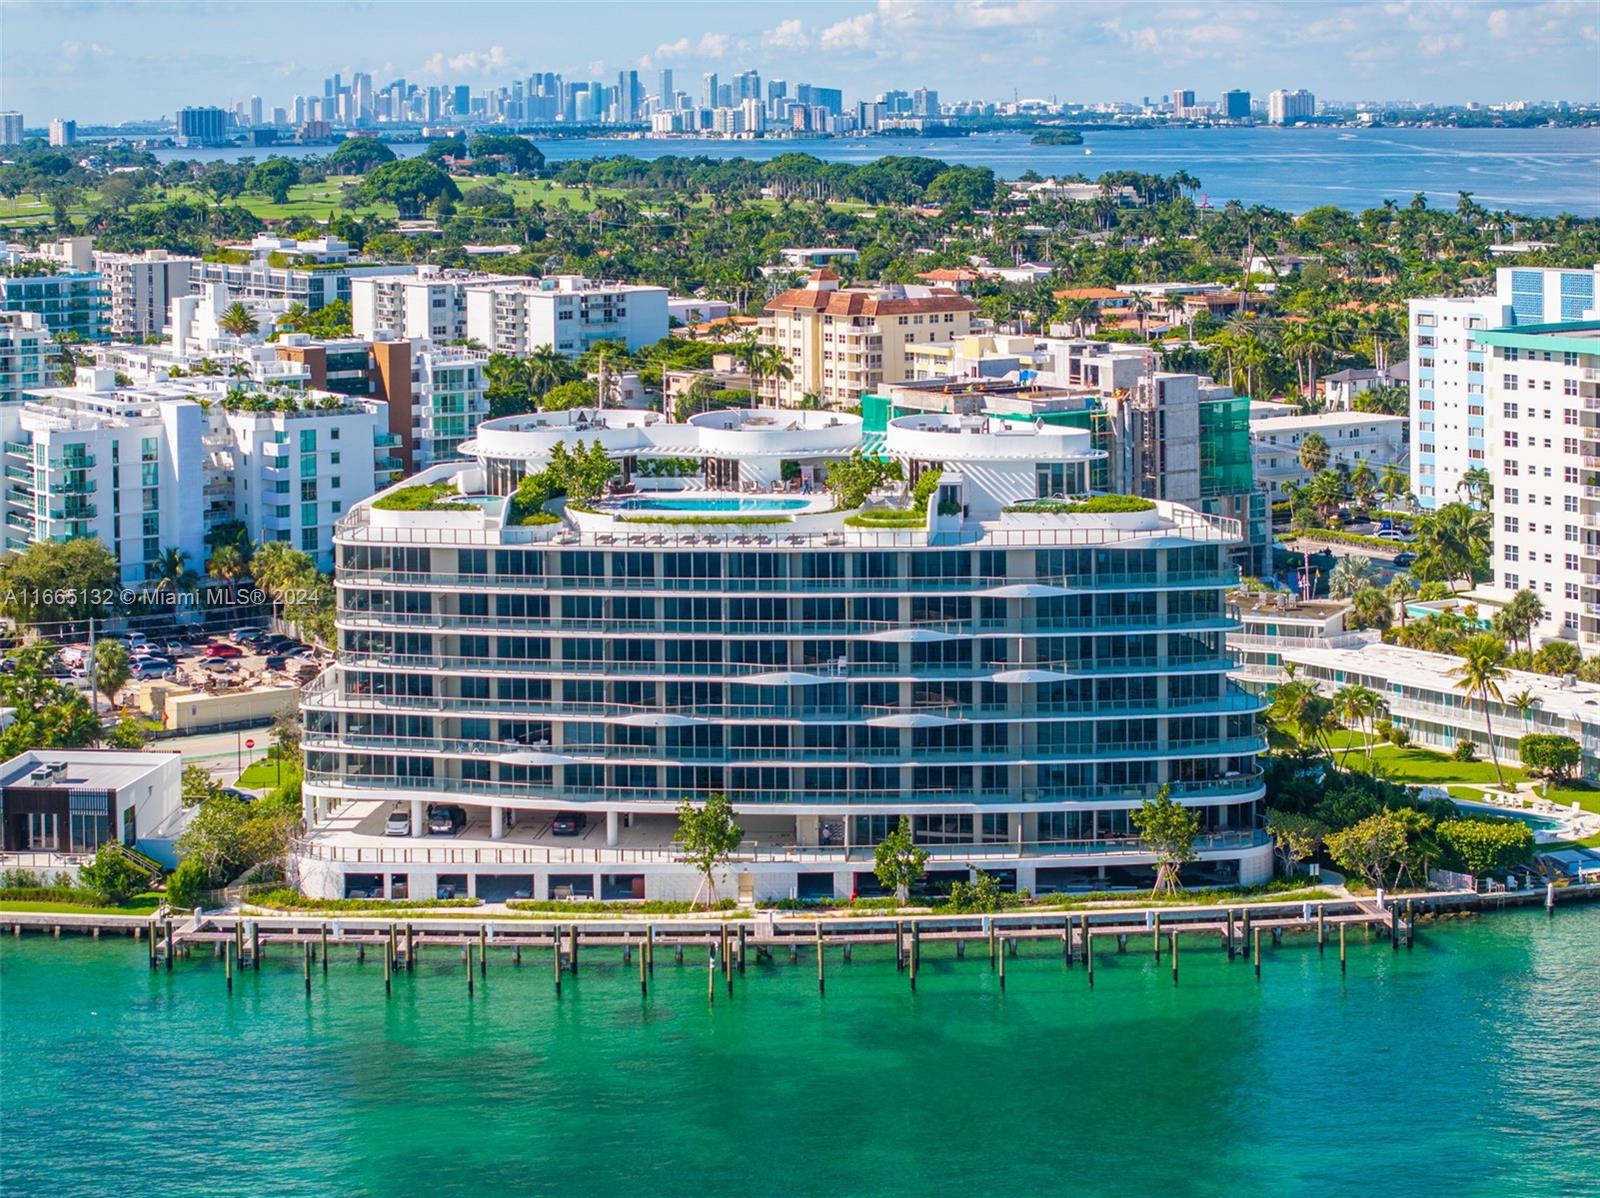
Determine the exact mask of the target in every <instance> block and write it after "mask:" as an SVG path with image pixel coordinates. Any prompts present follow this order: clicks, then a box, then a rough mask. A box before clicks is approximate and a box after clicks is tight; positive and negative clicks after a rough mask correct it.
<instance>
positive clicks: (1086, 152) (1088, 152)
mask: <svg viewBox="0 0 1600 1198" xmlns="http://www.w3.org/2000/svg"><path fill="white" fill-rule="evenodd" d="M1084 153H1085V154H1093V153H1094V151H1093V150H1085V151H1084Z"/></svg>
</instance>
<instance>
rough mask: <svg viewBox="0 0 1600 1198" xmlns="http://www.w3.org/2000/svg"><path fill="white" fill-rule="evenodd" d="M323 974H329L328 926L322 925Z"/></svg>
mask: <svg viewBox="0 0 1600 1198" xmlns="http://www.w3.org/2000/svg"><path fill="white" fill-rule="evenodd" d="M322 972H323V973H327V972H328V925H327V924H323V925H322Z"/></svg>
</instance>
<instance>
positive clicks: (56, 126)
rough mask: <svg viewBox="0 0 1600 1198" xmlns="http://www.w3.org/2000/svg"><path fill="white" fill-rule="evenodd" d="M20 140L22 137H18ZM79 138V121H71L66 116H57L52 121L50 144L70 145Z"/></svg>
mask: <svg viewBox="0 0 1600 1198" xmlns="http://www.w3.org/2000/svg"><path fill="white" fill-rule="evenodd" d="M18 140H20V138H19V139H18ZM77 140H78V122H77V121H69V120H67V119H66V118H65V117H59V116H58V117H56V118H55V120H53V121H51V122H50V144H51V145H53V146H70V145H72V144H73V143H74V142H76V141H77Z"/></svg>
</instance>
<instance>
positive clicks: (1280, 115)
mask: <svg viewBox="0 0 1600 1198" xmlns="http://www.w3.org/2000/svg"><path fill="white" fill-rule="evenodd" d="M1316 115H1317V98H1316V96H1314V95H1312V94H1311V93H1310V92H1308V91H1307V90H1306V89H1305V88H1303V87H1297V88H1294V89H1293V90H1285V89H1283V88H1279V89H1278V90H1277V91H1274V92H1270V93H1268V95H1267V120H1268V121H1270V122H1271V123H1272V124H1274V125H1287V124H1289V123H1290V122H1291V121H1300V120H1307V119H1309V118H1311V117H1314V116H1316Z"/></svg>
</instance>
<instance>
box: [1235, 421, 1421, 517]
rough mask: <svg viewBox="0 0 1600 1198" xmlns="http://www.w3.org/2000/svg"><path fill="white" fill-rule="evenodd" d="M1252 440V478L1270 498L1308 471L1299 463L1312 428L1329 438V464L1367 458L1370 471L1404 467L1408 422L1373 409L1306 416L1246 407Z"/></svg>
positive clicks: (1297, 483) (1277, 496)
mask: <svg viewBox="0 0 1600 1198" xmlns="http://www.w3.org/2000/svg"><path fill="white" fill-rule="evenodd" d="M1250 416H1251V420H1250V443H1251V448H1252V450H1253V452H1254V453H1255V475H1256V482H1257V483H1259V484H1260V485H1261V486H1264V487H1266V488H1267V491H1268V493H1269V495H1270V497H1271V498H1272V499H1273V500H1278V499H1281V498H1283V496H1284V489H1285V488H1286V487H1289V486H1297V487H1299V486H1304V485H1305V484H1306V483H1307V482H1309V481H1310V480H1311V477H1312V473H1313V472H1312V471H1310V470H1307V469H1306V468H1305V467H1304V466H1302V465H1301V464H1300V447H1301V445H1302V444H1304V442H1305V439H1306V438H1307V437H1309V436H1311V435H1312V434H1313V433H1315V434H1317V435H1318V436H1320V437H1321V438H1322V439H1323V440H1324V441H1326V442H1327V444H1328V465H1329V466H1338V465H1341V464H1342V465H1345V466H1348V467H1349V468H1351V469H1354V468H1355V467H1356V466H1357V465H1358V464H1360V463H1363V462H1364V463H1366V465H1367V468H1368V469H1370V470H1371V471H1372V473H1373V474H1374V475H1378V474H1381V473H1382V472H1383V468H1384V467H1385V466H1390V465H1393V466H1398V467H1400V468H1401V469H1402V470H1403V469H1405V468H1406V466H1407V464H1408V460H1409V455H1410V449H1411V446H1410V431H1411V422H1410V420H1408V419H1407V418H1406V417H1404V416H1381V415H1378V414H1376V413H1373V412H1319V413H1316V414H1314V415H1310V416H1275V415H1269V416H1265V417H1263V416H1261V414H1260V413H1259V411H1258V409H1257V407H1256V406H1254V405H1252V408H1251V412H1250Z"/></svg>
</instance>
